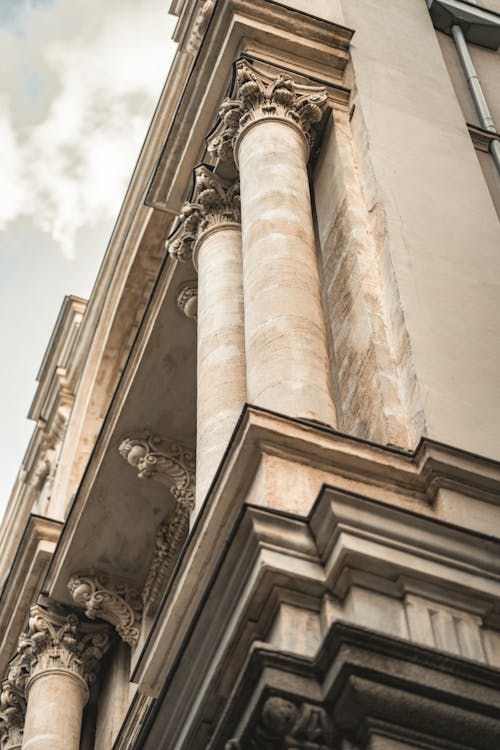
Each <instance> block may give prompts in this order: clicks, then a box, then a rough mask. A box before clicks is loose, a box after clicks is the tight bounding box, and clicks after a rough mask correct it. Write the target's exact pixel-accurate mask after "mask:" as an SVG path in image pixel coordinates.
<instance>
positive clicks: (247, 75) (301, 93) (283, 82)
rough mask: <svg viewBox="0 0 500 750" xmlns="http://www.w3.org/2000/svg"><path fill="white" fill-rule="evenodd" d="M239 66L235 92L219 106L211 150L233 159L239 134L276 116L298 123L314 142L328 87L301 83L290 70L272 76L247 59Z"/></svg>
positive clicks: (226, 159)
mask: <svg viewBox="0 0 500 750" xmlns="http://www.w3.org/2000/svg"><path fill="white" fill-rule="evenodd" d="M235 68H236V77H235V84H234V88H233V93H232V96H231V97H228V98H227V99H225V100H224V102H223V103H222V106H221V109H220V110H219V122H218V124H217V126H216V127H215V129H214V131H213V132H212V134H211V136H210V138H209V142H208V150H209V152H211V153H213V154H214V155H215V156H216V157H217V158H219V159H221V160H222V161H228V160H232V159H233V158H234V156H233V153H234V145H235V142H236V138H237V137H238V135H239V134H240V133H241V132H242V131H243V130H244V129H245V128H246V127H247V126H248V125H250V124H251V123H252V122H256V121H258V120H264V119H268V118H273V117H276V118H281V119H284V120H287V121H289V122H292V123H294V124H295V125H297V127H299V128H300V130H301V131H302V133H303V134H304V136H305V138H306V140H307V142H308V143H309V145H311V143H312V141H313V138H314V126H315V125H317V124H318V123H319V122H320V121H321V119H322V117H323V113H324V111H325V108H326V105H327V101H328V99H327V93H326V89H325V88H324V87H322V86H317V85H313V84H303V83H300V82H299V81H297V80H295V79H293V78H292V77H291V76H290V75H288V74H280V75H278V76H275V77H271V76H270V75H269V74H268V73H267V72H263V71H260V70H258V69H257V68H256V66H255V65H252V64H251V63H250V62H248V61H247V60H238V61H237V62H236V63H235Z"/></svg>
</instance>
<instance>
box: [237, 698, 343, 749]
mask: <svg viewBox="0 0 500 750" xmlns="http://www.w3.org/2000/svg"><path fill="white" fill-rule="evenodd" d="M332 748H333V739H332V728H331V722H330V720H329V718H328V716H327V714H326V712H325V710H324V709H323V708H321V707H320V706H315V705H313V704H311V703H301V704H296V703H295V702H292V701H290V700H286V699H285V698H281V697H279V696H273V697H271V698H268V699H267V700H266V702H265V703H264V706H263V708H262V711H261V714H260V719H259V721H258V723H257V725H256V727H255V729H254V731H253V732H252V734H251V737H250V739H249V740H248V741H247V742H241V741H240V740H229V742H227V743H226V746H225V750H332Z"/></svg>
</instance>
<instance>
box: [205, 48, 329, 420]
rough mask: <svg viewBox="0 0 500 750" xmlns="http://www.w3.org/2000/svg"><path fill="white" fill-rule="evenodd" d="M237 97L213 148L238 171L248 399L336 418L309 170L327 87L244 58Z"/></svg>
mask: <svg viewBox="0 0 500 750" xmlns="http://www.w3.org/2000/svg"><path fill="white" fill-rule="evenodd" d="M234 97H235V98H234V99H229V100H226V102H225V103H224V105H223V108H222V110H221V117H222V125H221V129H219V131H218V132H217V131H216V133H215V137H214V140H215V144H214V141H212V143H211V150H212V151H214V150H215V151H216V152H217V155H218V156H219V157H220V158H223V157H224V153H225V152H226V153H227V150H228V145H229V144H232V145H233V146H234V156H235V160H236V162H237V164H238V167H239V171H240V183H241V211H242V231H243V278H244V302H245V341H246V360H247V387H248V398H249V401H250V402H251V403H253V404H257V405H260V406H263V407H266V408H268V409H272V410H275V411H278V412H282V413H283V414H287V415H290V416H295V417H303V418H306V419H312V420H317V421H320V422H323V423H326V424H329V425H331V426H335V424H336V416H335V408H334V405H333V400H332V395H331V370H330V359H329V354H328V348H327V343H326V331H325V322H324V317H323V309H322V303H321V289H320V281H319V274H318V266H317V258H316V243H315V235H314V228H313V220H312V209H311V198H310V192H309V179H308V173H307V162H308V159H309V152H310V146H311V140H312V138H313V136H314V127H313V126H314V125H315V123H318V122H319V121H320V120H321V119H322V116H323V111H324V109H325V106H326V103H327V96H326V91H325V89H324V88H320V87H318V86H309V85H307V86H304V85H301V84H299V83H296V82H293V81H292V80H291V79H290V78H289V77H288V76H284V75H280V76H278V77H276V78H269V77H265V76H264V74H261V73H258V72H257V71H256V69H255V67H253V66H251V65H250V64H249V63H248V62H246V61H243V60H240V61H239V62H238V63H237V75H236V88H235V94H234ZM214 145H215V148H214Z"/></svg>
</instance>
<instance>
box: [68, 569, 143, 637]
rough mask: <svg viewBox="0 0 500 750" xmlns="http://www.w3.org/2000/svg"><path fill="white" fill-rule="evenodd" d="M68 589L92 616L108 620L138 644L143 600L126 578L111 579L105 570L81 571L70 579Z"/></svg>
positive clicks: (122, 633)
mask: <svg viewBox="0 0 500 750" xmlns="http://www.w3.org/2000/svg"><path fill="white" fill-rule="evenodd" d="M68 589H69V592H70V594H71V596H72V597H73V599H74V601H75V603H76V604H78V606H80V607H82V608H83V609H84V610H85V614H86V616H87V617H88V618H89V619H91V620H95V619H96V618H101V619H102V620H106V622H109V623H110V624H111V625H113V626H114V627H115V628H116V632H117V633H118V635H119V636H120V638H121V639H122V640H123V641H125V643H128V644H129V645H131V646H134V645H135V644H136V643H137V641H138V640H139V635H140V623H141V616H142V599H141V595H140V594H139V593H138V592H137V591H136V590H135V589H134V588H133V587H132V586H130V584H129V583H128V582H127V581H124V580H121V579H116V578H112V577H111V576H109V575H107V574H106V573H96V574H92V573H87V574H84V573H79V574H75V575H73V576H72V577H71V578H70V580H69V582H68Z"/></svg>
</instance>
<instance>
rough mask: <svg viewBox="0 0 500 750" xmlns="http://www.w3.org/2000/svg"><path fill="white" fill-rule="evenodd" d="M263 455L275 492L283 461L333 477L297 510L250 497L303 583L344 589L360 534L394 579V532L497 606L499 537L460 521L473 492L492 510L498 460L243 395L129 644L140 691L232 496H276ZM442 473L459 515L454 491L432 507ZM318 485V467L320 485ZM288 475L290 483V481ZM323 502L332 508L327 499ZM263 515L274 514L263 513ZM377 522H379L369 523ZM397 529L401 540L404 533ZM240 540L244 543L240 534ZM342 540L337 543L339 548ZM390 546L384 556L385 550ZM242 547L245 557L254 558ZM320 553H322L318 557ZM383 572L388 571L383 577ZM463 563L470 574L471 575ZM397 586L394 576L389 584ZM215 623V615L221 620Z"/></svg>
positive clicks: (202, 570)
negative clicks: (215, 472)
mask: <svg viewBox="0 0 500 750" xmlns="http://www.w3.org/2000/svg"><path fill="white" fill-rule="evenodd" d="M266 456H267V457H269V456H271V457H273V462H274V457H276V458H278V459H279V460H280V461H289V463H288V464H286V463H285V464H283V465H281V466H278V468H276V469H275V472H274V473H273V467H272V463H273V462H271V467H270V468H269V472H270V480H269V486H270V487H275V489H276V493H277V496H278V497H282V496H283V493H285V494H286V492H287V490H286V489H285V487H283V488H281V487H280V484H279V482H280V476H281V477H282V478H283V477H287V481H288V482H289V477H290V473H289V470H291V467H293V465H298V466H300V470H301V471H302V472H304V471H307V468H306V467H308V468H309V469H311V468H313V467H315V466H316V467H318V468H319V467H321V471H323V470H324V471H325V474H322V475H321V476H323V477H324V479H323V482H326V481H327V479H326V477H327V473H326V472H327V467H329V474H330V477H331V480H330V482H331V484H332V485H334V486H335V488H336V490H333V489H328V488H327V489H326V490H324V492H323V493H321V494H320V496H319V499H318V500H317V501H316V503H315V504H313V498H312V497H311V504H310V506H309V509H308V510H307V506H305V511H304V512H303V513H302V514H301V515H299V516H297V515H290V513H289V512H286V511H285V508H284V507H283V508H282V509H281V510H278V509H274V510H273V509H272V508H271V507H269V508H266V509H265V508H260V509H257V508H256V507H254V508H253V510H252V511H251V518H252V519H253V520H252V524H254V528H256V527H255V524H257V527H258V528H259V529H265V533H264V532H263V531H259V535H260V538H261V539H262V540H265V541H263V549H264V548H266V547H267V546H269V549H270V550H274V551H275V552H277V550H278V548H280V547H282V542H281V541H280V540H282V539H286V540H287V542H286V549H284V550H283V552H282V554H283V556H284V557H283V559H285V558H286V557H287V556H289V555H291V556H292V557H293V556H294V555H295V556H297V557H300V558H301V559H308V560H309V563H308V566H309V567H308V570H309V574H308V577H307V580H306V578H304V586H305V589H306V591H308V592H311V591H313V592H314V591H315V590H316V591H318V590H321V589H322V588H323V590H324V591H326V590H331V589H332V588H333V589H334V590H335V593H336V595H338V596H339V597H343V596H345V593H346V588H345V587H346V586H349V585H350V584H349V580H348V579H346V578H345V577H343V576H342V571H343V569H344V567H345V566H346V565H348V563H349V559H352V560H356V559H357V552H356V550H357V549H359V550H362V549H363V545H364V544H367V543H368V542H365V541H363V540H370V545H372V544H373V545H375V546H374V547H373V549H377V554H376V555H374V557H373V558H371V557H370V555H369V554H368V553H367V554H368V557H370V561H369V562H366V564H365V565H364V569H366V570H368V571H369V570H371V569H372V568H373V570H374V571H375V569H376V565H375V561H376V560H377V559H380V560H382V561H384V563H383V564H385V565H386V569H387V570H388V569H389V568H391V569H392V570H393V574H391V575H393V576H395V578H393V580H395V581H396V580H397V579H398V577H399V576H400V575H401V566H402V565H403V563H402V558H401V556H400V555H401V554H402V552H401V550H402V549H403V548H401V547H400V544H403V547H404V549H405V550H406V552H405V554H406V553H408V554H410V555H411V559H412V563H411V565H410V566H409V570H410V569H414V570H419V565H420V563H419V562H418V560H419V554H420V549H421V548H426V549H427V550H430V549H432V550H434V551H435V554H436V566H437V567H436V568H435V572H434V573H433V575H434V574H435V576H436V579H439V577H440V576H441V573H439V565H440V560H441V561H443V560H444V558H445V557H446V556H447V555H448V557H449V559H450V563H449V566H450V567H449V571H451V570H459V569H460V570H461V571H462V573H461V574H460V576H461V580H462V583H463V586H464V587H465V589H467V590H468V591H469V592H473V591H476V595H477V596H478V597H479V598H481V597H483V599H484V601H483V606H484V607H485V609H484V612H485V615H486V613H487V612H488V611H489V608H490V607H491V606H493V605H492V604H491V603H492V602H496V604H495V605H494V607H493V609H494V608H495V607H496V608H497V609H498V602H500V598H499V597H500V570H499V569H497V566H496V564H495V565H494V566H493V567H492V560H493V557H492V550H493V548H495V549H496V548H497V547H499V545H500V541H499V539H498V538H493V537H490V538H488V537H487V536H486V535H485V534H484V533H483V534H481V533H478V532H477V531H476V532H474V531H473V530H472V529H471V528H470V526H471V525H473V523H472V522H473V520H474V517H475V515H476V511H475V510H473V509H474V508H475V507H476V506H474V503H475V502H476V500H477V494H478V493H479V494H482V496H483V497H484V498H486V497H488V499H489V502H490V504H491V505H490V507H491V511H492V512H493V509H494V508H495V505H494V504H493V503H496V505H497V507H498V503H499V501H500V481H499V480H500V465H499V464H498V463H497V462H494V461H488V460H486V459H482V458H480V457H477V456H474V455H472V454H469V453H466V452H463V451H460V450H458V449H454V448H451V447H448V446H443V445H440V444H439V443H435V442H433V441H431V440H426V439H424V440H423V441H422V443H421V444H420V446H419V447H418V449H417V450H416V451H414V452H412V453H409V452H405V451H401V450H398V449H393V448H389V447H383V446H378V445H375V444H373V443H369V442H366V441H362V440H358V439H355V438H350V437H347V436H346V435H341V434H340V433H337V432H335V431H334V430H330V429H327V428H320V427H317V426H313V425H312V424H307V423H304V422H301V421H299V420H292V419H287V418H285V417H281V416H279V415H275V414H272V413H271V412H265V411H264V410H261V409H256V408H254V407H247V408H246V411H245V413H244V416H243V418H242V419H241V421H240V424H239V426H238V427H237V429H236V431H235V434H234V436H233V441H232V444H231V447H230V449H229V450H228V452H227V453H226V456H225V460H224V463H223V465H222V467H221V468H220V470H219V476H218V477H217V478H216V480H215V482H214V484H213V486H212V489H211V494H209V496H208V499H207V501H206V503H205V506H204V508H203V510H202V514H201V516H200V517H198V520H197V524H196V525H195V528H194V531H193V533H192V535H191V537H190V539H189V541H188V543H187V546H186V548H185V550H184V553H183V556H182V557H181V560H180V562H179V564H178V568H177V570H176V572H175V575H174V578H173V579H172V581H171V582H170V586H169V588H168V589H167V591H166V594H165V597H164V599H163V602H162V604H161V606H160V609H159V613H158V617H157V619H156V622H155V624H154V626H153V629H152V631H151V634H150V636H149V640H148V641H147V642H146V644H145V646H144V649H143V652H142V654H139V655H138V661H137V667H136V670H135V674H134V680H137V681H138V683H139V684H140V685H141V689H142V690H143V691H144V692H146V693H147V694H154V691H155V690H157V689H158V686H159V685H161V684H162V682H163V679H164V677H165V675H166V674H167V673H168V671H169V669H170V667H171V666H172V664H173V662H174V659H175V658H177V657H175V656H174V655H176V654H178V652H179V649H181V644H182V632H184V634H185V637H187V633H188V629H189V627H190V625H189V624H190V623H193V622H196V620H197V614H196V610H197V606H201V597H202V595H203V592H206V590H207V587H209V586H210V585H211V583H210V581H211V576H214V575H215V571H216V566H217V565H219V561H220V556H221V555H223V554H224V552H223V551H224V549H225V548H227V546H228V545H229V544H230V541H229V539H230V535H231V533H232V532H231V531H230V530H231V529H233V528H234V526H233V524H237V523H238V521H237V517H238V508H240V507H241V501H242V498H245V499H246V502H247V503H252V498H255V503H258V502H260V503H262V502H263V497H264V498H265V502H266V503H267V504H268V505H270V506H272V504H273V503H274V502H275V499H274V497H273V495H272V494H271V493H270V491H269V493H267V494H266V485H265V480H263V479H262V475H261V476H260V479H259V481H258V482H256V479H255V477H256V471H257V467H258V466H265V463H266ZM448 482H449V483H450V484H451V486H453V487H454V488H455V491H456V492H457V493H458V492H459V488H460V487H461V488H462V489H461V494H460V495H458V494H457V496H456V498H458V497H459V496H460V498H461V500H460V502H462V503H463V504H464V506H465V507H467V504H470V509H471V510H470V516H469V517H468V518H467V519H464V516H463V515H461V516H460V517H458V518H456V519H455V516H454V514H453V510H454V508H457V511H458V508H459V505H458V499H456V500H455V505H454V506H452V508H451V512H449V513H448V515H446V514H443V513H441V509H440V506H439V503H437V500H436V497H437V495H438V494H439V492H438V488H441V487H443V486H446V484H447V483H448ZM254 485H258V486H259V487H260V494H252V492H251V491H249V490H251V488H252V487H253V486H254ZM320 486H321V479H320V480H319V484H318V488H319V487H320ZM286 487H288V488H289V487H290V484H289V483H288V484H287V485H286ZM353 488H355V489H354V491H353ZM311 492H312V485H311ZM360 493H361V494H360ZM330 501H331V504H330ZM358 503H359V504H360V505H359V507H358ZM333 508H335V510H332V509H333ZM347 508H349V509H350V510H349V511H348V512H347V516H349V517H350V518H351V521H347V520H346V519H347V516H345V515H344V511H345V510H346V509H347ZM248 512H249V513H250V511H248ZM271 516H272V517H273V519H275V522H270V521H269V519H270V518H271ZM486 518H487V519H490V520H489V523H491V516H490V514H489V513H488V512H487V511H486ZM258 519H261V520H258ZM262 519H264V520H262ZM266 519H267V520H266ZM389 519H390V520H389ZM463 520H464V521H465V520H466V525H465V527H464V526H463V525H462V524H461V522H462V521H463ZM222 528H223V529H224V530H225V533H224V534H221V533H218V534H217V535H216V536H215V537H214V536H213V532H214V530H215V529H222ZM273 528H274V529H275V531H273ZM308 528H309V529H310V530H308ZM375 528H377V529H378V531H376V532H375ZM497 528H498V527H497ZM210 529H211V530H212V533H210ZM247 529H248V527H247ZM262 534H263V536H262ZM311 534H312V537H311ZM429 534H430V536H429ZM339 535H340V537H342V538H343V539H344V538H345V539H353V540H356V539H357V542H356V543H355V544H354V546H353V547H352V549H351V551H350V552H349V553H348V552H347V550H348V549H349V548H350V547H349V543H346V544H347V546H345V545H344V542H342V543H341V546H340V548H337V546H336V545H337V544H339ZM377 535H380V536H377ZM431 537H432V540H433V541H431ZM376 538H379V539H380V540H382V538H383V539H384V540H385V541H383V542H381V544H382V546H381V547H377V545H376V544H375V541H376ZM413 538H415V539H417V538H418V543H417V542H413V541H412V539H413ZM313 539H314V543H313V542H312V540H313ZM403 539H405V540H406V541H405V542H402V540H403ZM311 545H312V546H311ZM343 545H344V547H343ZM370 545H369V547H370ZM384 545H385V547H384ZM419 545H420V546H419ZM238 549H242V547H241V543H240V545H238ZM252 549H253V548H252V546H251V545H250V547H249V552H248V554H249V555H250V556H251V555H255V554H256V552H255V551H254V552H252ZM340 549H344V551H343V552H340V551H339V550H340ZM389 549H391V550H394V555H393V553H392V552H390V553H389V551H388V550H389ZM398 549H399V551H397V550H398ZM410 549H411V550H412V551H411V553H410ZM466 549H467V552H466V551H465V550H466ZM437 550H439V551H437ZM262 554H263V558H262V559H261V561H260V564H259V565H260V567H259V569H260V570H261V571H266V570H270V569H271V568H272V567H273V566H272V564H271V562H270V561H271V559H273V560H274V561H276V560H277V559H279V555H278V557H276V556H273V555H274V553H271V552H270V553H269V554H270V558H269V560H267V558H266V556H265V554H264V553H262ZM432 554H434V552H433V553H432ZM351 555H352V558H351V557H350V556H351ZM391 556H392V557H393V562H390V559H392V558H391ZM430 556H431V553H430V552H429V551H427V552H426V555H425V557H426V559H429V557H430ZM368 557H367V560H368ZM241 559H243V552H241ZM251 559H252V560H253V561H254V559H255V558H251ZM327 560H329V561H330V562H328V564H327V562H326V561H327ZM452 560H453V562H452ZM253 564H254V563H253V562H252V564H250V562H249V560H248V558H247V562H246V567H245V570H246V573H245V576H250V573H249V570H250V568H251V565H253ZM323 565H324V566H325V567H326V568H328V569H329V571H330V573H329V575H328V576H327V579H325V578H324V577H323V576H324V574H323V573H321V567H322V566H323ZM391 566H392V567H391ZM403 568H404V565H403ZM285 570H286V566H285ZM480 570H481V571H482V573H481V574H480V575H479V578H474V575H475V573H474V571H476V573H477V572H478V571H480ZM263 575H265V573H263ZM391 575H389V576H388V577H389V578H391ZM425 575H427V574H425ZM425 575H424V577H425ZM448 575H449V576H451V575H452V573H451V572H449V574H448ZM470 575H472V576H473V578H470V577H469V576H470ZM250 577H251V576H250ZM271 579H272V576H271ZM272 580H274V579H272ZM327 580H328V581H329V582H328V583H327ZM447 580H448V579H447ZM473 580H474V582H473ZM192 581H196V591H197V595H196V596H199V597H200V598H198V604H197V603H196V597H195V596H193V597H192V598H191V600H190V602H189V604H187V603H186V601H185V600H184V598H183V596H182V591H183V590H184V588H185V587H187V588H188V589H189V590H190V591H191V590H193V589H192V586H193V584H192ZM252 581H253V583H252V585H256V586H257V589H258V590H259V592H260V594H259V596H261V597H265V591H266V587H265V585H264V584H263V582H262V579H260V580H259V581H258V582H257V581H256V580H254V579H252ZM490 584H491V586H492V588H491V587H490ZM270 585H271V584H270ZM298 585H300V584H299V583H294V584H292V587H293V586H298ZM395 585H396V589H395V595H397V596H400V595H401V591H402V590H403V588H404V585H405V584H403V583H402V582H400V583H396V584H395ZM401 586H403V588H399V589H398V587H401ZM465 589H464V590H465ZM456 590H457V587H455V591H456ZM488 602H489V603H488ZM222 609H224V608H222ZM492 611H493V610H492ZM495 611H496V610H495ZM495 616H496V615H495ZM220 627H222V626H221V625H220V624H219V628H220ZM165 628H167V629H168V632H169V633H170V636H169V638H168V639H166V636H165V632H164V629H165ZM153 655H154V656H153ZM159 665H162V666H161V667H160V666H159ZM160 673H161V675H160ZM150 691H152V692H150Z"/></svg>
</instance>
